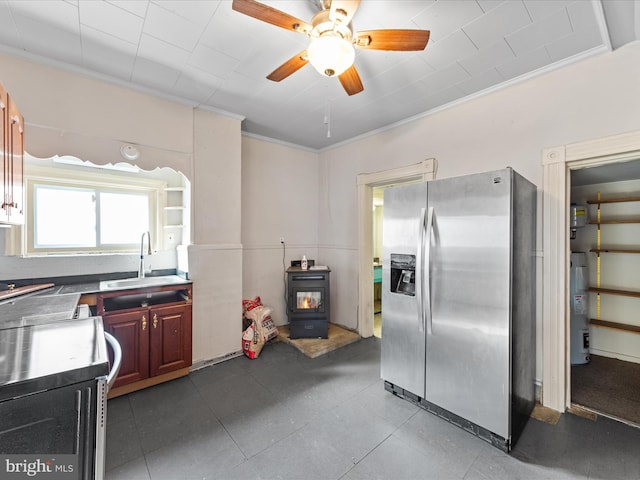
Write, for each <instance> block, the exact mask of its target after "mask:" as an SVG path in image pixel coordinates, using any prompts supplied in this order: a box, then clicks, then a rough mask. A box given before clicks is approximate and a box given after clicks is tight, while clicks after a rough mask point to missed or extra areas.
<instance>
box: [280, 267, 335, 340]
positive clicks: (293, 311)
mask: <svg viewBox="0 0 640 480" xmlns="http://www.w3.org/2000/svg"><path fill="white" fill-rule="evenodd" d="M330 272H331V269H330V268H329V267H312V268H310V269H308V270H303V269H302V268H300V267H290V268H288V269H287V293H288V302H287V316H288V317H289V336H290V337H291V338H327V337H328V334H329V316H330V315H329V313H330V311H331V308H330V307H331V304H330V295H329V273H330Z"/></svg>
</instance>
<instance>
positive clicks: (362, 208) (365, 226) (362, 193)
mask: <svg viewBox="0 0 640 480" xmlns="http://www.w3.org/2000/svg"><path fill="white" fill-rule="evenodd" d="M436 168H437V163H436V160H435V159H428V160H423V161H422V162H420V163H417V164H415V165H409V166H406V167H399V168H394V169H390V170H384V171H381V172H375V173H364V174H360V175H358V177H357V182H358V245H359V249H358V334H359V335H360V336H361V337H363V338H368V337H371V336H372V335H373V334H374V311H375V303H374V260H375V259H374V253H373V252H374V248H373V243H374V212H373V208H372V207H373V205H374V203H373V202H374V189H376V188H385V187H389V186H391V185H397V184H401V183H409V182H421V181H427V180H433V179H434V178H435V175H436ZM380 228H382V226H380ZM381 308H382V306H381Z"/></svg>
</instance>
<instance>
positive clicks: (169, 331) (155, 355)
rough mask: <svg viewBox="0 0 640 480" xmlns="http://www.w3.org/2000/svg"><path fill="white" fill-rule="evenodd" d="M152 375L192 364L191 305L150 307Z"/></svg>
mask: <svg viewBox="0 0 640 480" xmlns="http://www.w3.org/2000/svg"><path fill="white" fill-rule="evenodd" d="M150 317H151V334H150V335H151V376H155V375H162V374H163V373H168V372H172V371H174V370H179V369H181V368H185V367H189V366H190V365H191V305H173V306H167V307H155V308H151V309H150Z"/></svg>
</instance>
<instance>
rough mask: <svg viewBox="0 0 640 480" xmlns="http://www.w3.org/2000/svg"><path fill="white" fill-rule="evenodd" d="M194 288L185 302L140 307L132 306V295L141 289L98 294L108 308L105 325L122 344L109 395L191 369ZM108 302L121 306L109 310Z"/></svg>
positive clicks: (100, 305) (102, 308) (101, 309)
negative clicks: (117, 372)
mask: <svg viewBox="0 0 640 480" xmlns="http://www.w3.org/2000/svg"><path fill="white" fill-rule="evenodd" d="M164 290H166V288H165V289H164ZM190 291H191V286H190V285H189V296H188V297H187V299H186V300H185V301H183V302H173V303H167V304H159V305H151V306H145V307H138V308H131V305H130V304H129V302H128V298H131V299H138V298H139V297H140V292H134V293H132V292H126V293H125V292H123V294H122V296H117V295H115V296H114V294H113V292H110V293H109V294H105V295H101V294H98V301H97V304H98V312H104V313H102V320H103V323H104V329H105V331H107V332H109V333H111V334H112V335H113V336H114V337H116V339H117V340H118V342H120V346H121V347H122V364H121V366H120V372H119V374H118V377H117V378H116V381H115V383H114V384H113V387H112V389H111V391H110V392H109V398H113V397H117V396H119V395H123V394H125V393H129V392H133V391H135V390H139V389H141V388H145V387H149V386H151V385H156V384H158V383H162V382H164V381H167V380H172V379H174V378H177V377H181V376H183V375H187V374H188V373H189V367H190V366H191V364H192V306H191V297H190ZM164 293H166V291H165V292H164ZM142 294H143V295H145V294H144V292H142ZM105 305H110V306H112V307H113V306H114V305H118V306H119V307H120V308H118V309H112V310H109V309H106V308H105ZM105 310H106V311H105Z"/></svg>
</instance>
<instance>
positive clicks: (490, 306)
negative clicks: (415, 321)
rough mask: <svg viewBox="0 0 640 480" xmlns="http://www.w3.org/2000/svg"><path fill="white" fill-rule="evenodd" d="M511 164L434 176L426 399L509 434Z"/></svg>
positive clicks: (430, 202)
mask: <svg viewBox="0 0 640 480" xmlns="http://www.w3.org/2000/svg"><path fill="white" fill-rule="evenodd" d="M510 193H511V170H510V169H506V170H501V171H498V172H489V173H483V174H478V175H471V176H465V177H458V178H450V179H444V180H438V181H434V182H430V183H429V196H428V206H429V208H433V211H434V219H433V228H432V232H433V233H432V235H430V237H431V238H429V239H428V241H429V242H430V247H431V253H430V257H431V261H430V266H429V269H428V270H429V280H430V282H429V287H428V288H430V289H431V291H430V293H431V308H432V310H431V313H432V318H431V322H432V323H431V329H430V331H429V332H428V334H427V362H426V400H427V401H429V402H431V403H433V404H435V405H437V406H439V407H441V408H444V409H445V410H448V411H450V412H452V413H454V414H456V415H458V416H460V417H462V418H464V419H467V420H469V421H471V422H473V423H475V424H477V425H479V426H481V427H483V428H486V429H488V430H490V431H491V432H494V433H497V434H499V435H501V436H502V437H504V438H505V439H506V438H509V428H510V425H509V418H510V387H511V383H510V366H509V365H510V357H509V356H510V347H509V345H510V295H511V291H510V265H511V260H510V255H511V248H510V245H511V234H510V230H511V229H510V226H511V201H510Z"/></svg>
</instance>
